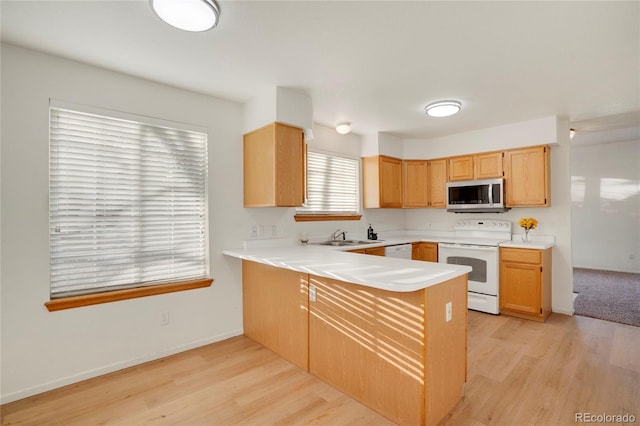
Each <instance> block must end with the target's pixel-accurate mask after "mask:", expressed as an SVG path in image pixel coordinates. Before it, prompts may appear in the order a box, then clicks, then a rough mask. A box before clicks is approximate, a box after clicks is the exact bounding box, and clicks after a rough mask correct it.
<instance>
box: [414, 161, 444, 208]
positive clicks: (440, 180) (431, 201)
mask: <svg viewBox="0 0 640 426" xmlns="http://www.w3.org/2000/svg"><path fill="white" fill-rule="evenodd" d="M403 168H404V173H403V179H404V185H403V193H404V194H403V198H404V204H403V207H405V208H428V207H432V208H441V207H446V185H447V160H446V159H440V160H404V161H403Z"/></svg>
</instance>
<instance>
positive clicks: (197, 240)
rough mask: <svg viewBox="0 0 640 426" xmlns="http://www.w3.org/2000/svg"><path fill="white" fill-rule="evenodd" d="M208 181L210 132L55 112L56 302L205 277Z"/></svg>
mask: <svg viewBox="0 0 640 426" xmlns="http://www.w3.org/2000/svg"><path fill="white" fill-rule="evenodd" d="M206 176H207V135H206V133H202V132H195V131H190V130H180V129H175V128H171V127H164V126H160V125H155V124H153V125H151V124H146V123H142V122H137V121H131V120H123V119H120V118H113V117H108V116H102V115H97V114H92V113H91V114H90V113H85V112H80V111H73V110H69V109H64V108H55V107H51V108H50V177H49V213H50V218H49V221H50V225H49V226H50V232H49V235H50V239H49V245H50V263H51V265H50V268H51V271H50V276H51V297H52V298H59V297H65V296H72V295H78V294H86V293H95V292H102V291H107V290H115V289H120V288H131V287H139V286H145V285H154V284H162V283H167V282H176V281H184V280H190V279H197V278H205V277H206V276H207V275H208V261H207V254H208V253H207V221H206V213H207V212H206V181H207V177H206Z"/></svg>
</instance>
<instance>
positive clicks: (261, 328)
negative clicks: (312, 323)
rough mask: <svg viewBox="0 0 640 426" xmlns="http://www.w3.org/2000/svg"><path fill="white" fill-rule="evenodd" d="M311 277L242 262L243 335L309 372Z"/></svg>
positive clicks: (259, 264)
mask: <svg viewBox="0 0 640 426" xmlns="http://www.w3.org/2000/svg"><path fill="white" fill-rule="evenodd" d="M308 279H309V275H308V274H303V273H301V272H295V271H291V270H288V269H281V268H275V267H273V266H269V265H264V264H262V263H257V262H250V261H246V260H243V261H242V319H243V322H244V334H245V335H247V337H249V338H251V339H253V340H255V341H256V342H258V343H260V344H262V345H263V346H265V347H267V348H269V349H271V350H272V351H274V352H275V353H277V354H278V355H280V356H282V357H283V358H285V359H287V360H288V361H290V362H291V363H293V364H295V365H296V366H298V367H300V368H302V369H304V370H307V371H308V370H309V353H308V351H307V341H308V338H309V334H308V331H309V327H308V324H309V316H308V309H309V308H308V306H309V286H308V282H307V281H308Z"/></svg>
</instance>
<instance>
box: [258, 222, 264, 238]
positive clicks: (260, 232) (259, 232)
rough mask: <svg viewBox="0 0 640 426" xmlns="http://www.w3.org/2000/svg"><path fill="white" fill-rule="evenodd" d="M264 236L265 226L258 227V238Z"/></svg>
mask: <svg viewBox="0 0 640 426" xmlns="http://www.w3.org/2000/svg"><path fill="white" fill-rule="evenodd" d="M263 236H264V225H258V237H263Z"/></svg>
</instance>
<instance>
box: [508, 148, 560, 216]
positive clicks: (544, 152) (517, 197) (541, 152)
mask: <svg viewBox="0 0 640 426" xmlns="http://www.w3.org/2000/svg"><path fill="white" fill-rule="evenodd" d="M549 181H550V175H549V147H547V146H536V147H531V148H522V149H513V150H509V151H507V152H506V153H505V186H506V197H505V199H506V202H507V206H508V207H519V206H549V205H551V197H550V192H549Z"/></svg>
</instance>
